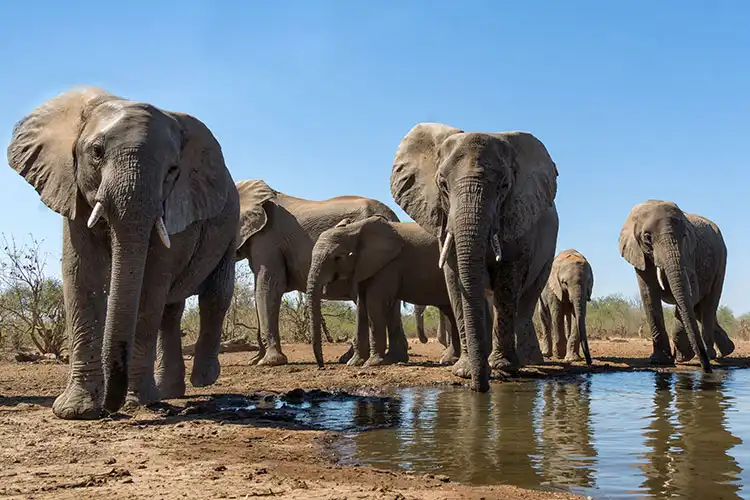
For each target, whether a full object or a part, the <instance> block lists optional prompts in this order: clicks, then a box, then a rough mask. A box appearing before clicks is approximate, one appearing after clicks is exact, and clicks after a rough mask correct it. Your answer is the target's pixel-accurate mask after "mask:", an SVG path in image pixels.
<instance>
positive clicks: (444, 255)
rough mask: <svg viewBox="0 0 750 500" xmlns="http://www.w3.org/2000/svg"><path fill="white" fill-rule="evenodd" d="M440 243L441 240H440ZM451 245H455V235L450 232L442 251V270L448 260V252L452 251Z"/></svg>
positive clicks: (440, 260)
mask: <svg viewBox="0 0 750 500" xmlns="http://www.w3.org/2000/svg"><path fill="white" fill-rule="evenodd" d="M438 241H439V240H438ZM451 243H453V233H451V232H450V231H448V234H447V235H446V236H445V241H444V242H443V249H442V250H441V251H440V259H439V260H438V267H439V268H440V269H442V268H443V266H444V265H445V260H446V259H447V258H448V250H450V249H451Z"/></svg>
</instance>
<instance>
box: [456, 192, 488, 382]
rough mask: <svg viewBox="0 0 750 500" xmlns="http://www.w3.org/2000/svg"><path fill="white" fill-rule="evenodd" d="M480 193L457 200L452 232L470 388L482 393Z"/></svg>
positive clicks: (483, 233) (484, 223) (484, 229)
mask: <svg viewBox="0 0 750 500" xmlns="http://www.w3.org/2000/svg"><path fill="white" fill-rule="evenodd" d="M484 205H485V201H484V196H483V193H482V191H481V189H478V188H476V187H473V189H468V190H466V192H465V193H463V195H461V196H459V198H458V200H457V203H455V204H452V206H454V207H455V217H454V223H455V227H454V228H453V230H454V233H455V236H454V241H455V243H454V244H455V250H456V262H457V266H458V277H459V283H460V285H461V290H460V296H461V299H462V301H461V302H462V304H463V313H464V330H465V332H466V333H465V334H466V348H467V351H468V355H469V363H470V370H471V388H472V389H473V390H475V391H479V392H486V391H488V390H489V385H490V369H489V363H488V361H487V356H488V355H489V353H488V349H487V337H488V335H487V332H486V331H485V330H486V325H485V317H484V316H485V311H484V309H485V294H484V281H483V279H482V277H483V276H484V275H485V273H486V253H485V252H486V250H487V240H488V237H489V225H488V218H487V217H485V216H484V214H483V209H484Z"/></svg>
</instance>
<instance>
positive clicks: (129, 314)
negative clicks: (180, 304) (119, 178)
mask: <svg viewBox="0 0 750 500" xmlns="http://www.w3.org/2000/svg"><path fill="white" fill-rule="evenodd" d="M149 233H150V231H149V232H147V233H146V234H145V235H138V234H135V233H134V232H131V231H122V230H117V229H115V230H113V231H112V271H111V276H110V285H109V297H108V301H107V319H106V322H105V324H104V345H103V354H104V356H103V357H104V377H105V384H106V385H105V392H104V409H105V410H107V411H109V412H110V413H114V412H116V411H117V410H119V409H120V407H121V406H122V405H123V403H124V402H125V396H126V395H127V390H128V374H129V365H130V361H131V357H132V351H133V339H134V337H135V329H136V324H137V321H138V306H139V302H140V298H141V287H142V284H143V271H144V267H145V265H146V255H147V252H148V242H149Z"/></svg>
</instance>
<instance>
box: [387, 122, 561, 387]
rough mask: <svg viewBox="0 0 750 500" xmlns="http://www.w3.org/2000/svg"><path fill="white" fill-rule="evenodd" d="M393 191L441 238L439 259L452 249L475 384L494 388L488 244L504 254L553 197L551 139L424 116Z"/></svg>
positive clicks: (395, 174)
mask: <svg viewBox="0 0 750 500" xmlns="http://www.w3.org/2000/svg"><path fill="white" fill-rule="evenodd" d="M391 193H392V194H393V197H394V199H395V200H396V203H398V204H399V206H400V207H401V208H402V209H403V210H404V211H405V212H406V213H407V214H409V216H410V217H411V218H412V219H414V221H416V222H417V223H418V224H419V225H420V226H422V228H424V229H425V230H427V231H428V232H430V233H431V234H432V235H433V236H436V237H437V238H438V240H439V242H440V244H441V248H442V251H441V256H440V262H439V265H441V266H442V265H443V264H444V263H445V262H446V259H447V258H449V256H450V258H451V259H453V260H451V267H452V268H453V269H455V270H456V271H457V272H458V280H459V283H460V291H459V293H460V296H461V305H460V307H462V309H463V318H464V330H465V332H466V343H467V349H468V354H469V362H470V365H471V368H470V370H471V378H472V389H474V390H479V391H487V390H488V389H489V364H488V362H487V356H488V354H489V353H488V350H487V345H486V344H487V340H486V339H487V338H488V335H487V333H486V332H485V329H486V325H485V322H484V319H483V317H484V307H485V276H486V274H487V271H486V269H487V267H486V266H487V249H488V248H489V247H491V248H492V251H493V253H494V256H495V258H496V259H500V258H501V257H502V245H503V242H507V241H510V240H514V239H517V238H519V237H520V236H521V235H523V234H524V233H525V232H526V231H528V230H529V229H530V228H531V227H532V225H533V224H534V223H535V222H536V221H537V220H538V219H539V217H540V215H541V214H542V213H543V212H544V210H546V209H547V207H549V206H550V205H551V204H552V202H553V201H554V198H555V195H556V193H557V168H556V166H555V164H554V162H553V161H552V159H551V158H550V156H549V154H548V153H547V149H546V148H545V147H544V145H543V144H542V143H541V142H540V141H539V140H538V139H537V138H536V137H534V136H533V135H531V134H529V133H525V132H507V133H500V134H488V133H469V132H464V131H462V130H459V129H457V128H453V127H449V126H447V125H442V124H439V123H420V124H418V125H416V126H414V127H413V128H412V129H411V130H410V131H409V133H408V134H407V135H406V137H404V138H403V139H402V141H401V143H400V145H399V147H398V150H397V151H396V155H395V159H394V165H393V171H392V173H391ZM488 245H489V246H488ZM451 249H454V250H455V252H454V253H453V254H451ZM447 284H448V286H452V285H451V284H450V283H447ZM454 306H455V305H454Z"/></svg>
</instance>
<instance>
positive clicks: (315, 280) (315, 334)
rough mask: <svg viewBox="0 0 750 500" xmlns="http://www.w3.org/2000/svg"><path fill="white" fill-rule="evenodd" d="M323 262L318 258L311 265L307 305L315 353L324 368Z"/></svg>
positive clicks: (319, 366)
mask: <svg viewBox="0 0 750 500" xmlns="http://www.w3.org/2000/svg"><path fill="white" fill-rule="evenodd" d="M322 264H323V262H322V259H319V258H316V259H314V260H313V262H312V264H311V266H310V272H309V274H308V277H307V292H306V293H307V307H309V316H310V337H311V339H312V347H313V354H314V355H315V362H316V363H317V364H318V368H323V365H324V362H323V345H322V341H321V330H322V329H323V313H322V311H321V309H320V303H321V299H322V295H323V285H324V283H323V282H322V280H321V279H320V271H321V266H322Z"/></svg>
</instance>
